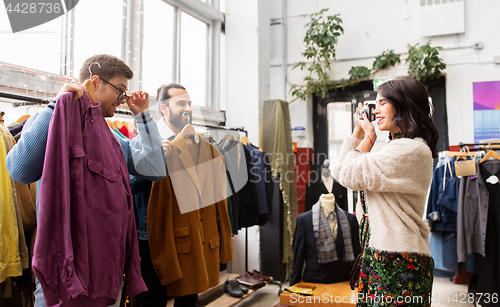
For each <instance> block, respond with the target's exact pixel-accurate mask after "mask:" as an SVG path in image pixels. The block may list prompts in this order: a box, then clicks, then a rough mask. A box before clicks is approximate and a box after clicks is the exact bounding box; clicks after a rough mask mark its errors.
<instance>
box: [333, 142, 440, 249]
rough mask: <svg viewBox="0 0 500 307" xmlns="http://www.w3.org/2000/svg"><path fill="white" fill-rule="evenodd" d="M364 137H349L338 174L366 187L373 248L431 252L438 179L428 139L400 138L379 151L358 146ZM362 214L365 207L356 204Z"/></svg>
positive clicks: (355, 187)
mask: <svg viewBox="0 0 500 307" xmlns="http://www.w3.org/2000/svg"><path fill="white" fill-rule="evenodd" d="M360 142H361V140H359V139H355V138H351V137H348V138H346V139H345V140H344V144H343V146H342V149H341V150H340V153H339V156H338V158H337V160H336V161H335V164H334V166H333V172H332V175H333V177H334V178H335V179H337V180H338V181H339V182H340V184H342V185H343V186H345V187H347V188H349V189H352V190H355V191H361V190H365V191H366V200H367V206H368V221H369V225H370V242H369V246H370V247H371V248H374V249H377V250H381V251H389V252H399V253H402V252H406V253H419V254H425V255H429V256H430V249H429V228H428V226H427V224H426V223H425V222H424V220H423V215H424V210H425V201H426V197H427V192H428V190H429V186H430V183H431V179H432V154H431V151H430V149H429V147H428V146H427V144H426V143H425V141H424V140H422V139H420V138H415V139H407V138H402V139H396V140H392V141H391V142H390V143H389V144H387V145H385V146H383V147H382V148H381V149H380V150H378V151H376V152H369V153H360V152H358V151H355V150H354V149H356V147H357V146H358V145H359V143H360ZM356 212H357V215H358V218H359V217H360V214H361V213H362V212H361V209H360V208H359V210H356Z"/></svg>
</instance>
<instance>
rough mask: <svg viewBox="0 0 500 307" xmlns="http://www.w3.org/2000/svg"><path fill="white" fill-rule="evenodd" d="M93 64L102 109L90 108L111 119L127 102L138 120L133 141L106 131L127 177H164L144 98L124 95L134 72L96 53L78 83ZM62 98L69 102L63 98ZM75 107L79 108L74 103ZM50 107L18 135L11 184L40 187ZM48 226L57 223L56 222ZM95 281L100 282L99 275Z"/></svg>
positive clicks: (39, 302) (78, 91) (10, 160)
mask: <svg viewBox="0 0 500 307" xmlns="http://www.w3.org/2000/svg"><path fill="white" fill-rule="evenodd" d="M94 62H98V63H99V64H100V66H101V67H99V66H98V65H92V66H91V68H90V69H91V71H92V73H93V75H92V78H91V79H90V81H91V82H92V86H94V90H95V99H96V100H97V101H98V102H99V103H100V106H99V107H98V108H93V109H92V110H93V111H94V110H95V111H99V112H102V114H101V116H104V117H111V116H113V115H114V110H116V108H117V107H118V106H119V105H120V104H122V103H127V105H128V106H129V109H130V110H131V111H132V113H133V114H134V118H135V119H136V121H137V128H138V131H139V136H138V137H136V138H135V139H134V140H132V141H127V140H124V139H122V138H121V137H119V136H118V135H116V133H114V132H110V131H107V132H110V133H112V134H110V135H112V136H114V138H115V140H116V141H117V142H118V143H117V144H116V146H118V144H119V146H120V147H121V150H122V151H123V155H124V160H122V161H123V164H125V165H124V167H125V168H126V169H127V170H128V172H129V173H130V174H134V175H136V176H139V177H142V178H145V179H148V180H159V179H161V178H163V177H164V176H165V162H164V153H163V149H162V146H161V137H160V135H159V133H158V128H157V126H156V124H155V122H154V121H153V119H152V118H151V115H150V114H149V111H148V110H147V108H148V107H149V97H148V94H147V93H145V92H142V91H137V92H134V93H132V94H130V96H128V95H127V94H126V93H125V92H126V91H127V88H128V80H129V79H131V78H132V77H133V72H132V71H131V70H130V68H129V67H128V66H127V65H126V64H125V63H123V61H121V60H120V59H118V58H116V57H113V56H110V55H97V56H94V57H91V58H89V59H88V60H87V61H86V62H85V63H84V65H83V66H82V69H81V71H80V76H79V79H80V81H81V82H83V81H84V80H86V79H88V78H89V76H90V72H89V66H90V64H91V63H94ZM67 91H73V92H75V96H74V98H75V99H78V98H80V97H81V96H82V95H83V91H84V88H83V86H81V85H80V84H66V85H65V86H64V87H63V89H62V90H61V92H60V93H63V92H67ZM65 99H66V100H67V99H68V97H67V95H66V97H65ZM74 103H75V104H77V103H78V102H74ZM68 105H69V104H68ZM54 107H55V104H54V103H51V104H50V105H49V107H48V108H46V109H45V110H43V111H41V112H40V113H38V114H36V115H34V116H32V117H31V118H30V120H29V121H28V122H27V123H26V127H25V128H24V130H23V132H22V137H21V139H20V140H19V142H18V144H17V145H16V146H14V148H13V149H12V150H11V152H10V153H9V155H8V157H7V160H6V165H7V169H8V170H9V173H10V174H11V176H12V178H13V179H14V180H16V181H19V182H25V183H28V182H33V181H37V180H38V185H37V187H38V188H39V187H40V186H41V177H42V169H43V164H44V158H45V149H46V144H47V135H48V127H49V122H50V119H51V116H52V114H53V113H54V111H53V109H54ZM112 141H113V139H111V141H110V143H112ZM117 159H118V157H117ZM94 166H95V165H94ZM89 168H90V164H89ZM127 185H128V183H127ZM128 189H129V188H128ZM39 195H40V193H38V194H37V197H38V196H39ZM37 204H38V199H37ZM52 222H53V223H56V222H57V221H52ZM48 248H49V247H48ZM134 253H137V251H134ZM129 256H130V255H129ZM135 256H138V255H135ZM93 278H97V279H98V278H99V276H95V277H93ZM40 290H41V289H40V287H39V284H37V291H36V292H35V294H36V297H37V299H36V302H35V304H36V306H37V307H38V306H45V301H44V299H43V297H42V296H41V295H40V294H41V291H40ZM118 300H119V297H118ZM54 304H55V303H54V301H51V302H47V305H54Z"/></svg>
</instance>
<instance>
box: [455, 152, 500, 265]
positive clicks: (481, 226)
mask: <svg viewBox="0 0 500 307" xmlns="http://www.w3.org/2000/svg"><path fill="white" fill-rule="evenodd" d="M499 163H500V162H499V161H498V160H488V161H485V162H483V163H482V164H479V160H477V161H476V170H477V175H476V176H471V177H462V181H461V183H460V195H461V197H460V198H459V201H458V226H457V228H458V229H457V254H458V262H465V261H466V256H467V255H468V254H472V253H477V254H480V255H482V256H483V257H486V225H487V223H488V207H489V201H490V193H489V192H488V189H487V188H486V183H485V178H488V177H487V176H488V175H486V174H483V173H484V171H486V172H488V173H489V174H494V173H495V171H496V170H498V167H499V166H498V165H499ZM483 176H485V178H483Z"/></svg>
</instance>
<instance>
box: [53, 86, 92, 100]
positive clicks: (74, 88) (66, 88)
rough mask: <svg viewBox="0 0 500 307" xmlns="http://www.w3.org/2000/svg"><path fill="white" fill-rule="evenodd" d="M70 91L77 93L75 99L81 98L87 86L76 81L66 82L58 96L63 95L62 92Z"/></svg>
mask: <svg viewBox="0 0 500 307" xmlns="http://www.w3.org/2000/svg"><path fill="white" fill-rule="evenodd" d="M68 92H74V93H75V100H76V99H79V98H81V97H82V96H83V93H85V86H83V85H81V84H80V83H78V82H75V83H64V85H63V87H62V89H61V90H60V91H59V93H57V97H59V96H61V95H62V94H65V93H68Z"/></svg>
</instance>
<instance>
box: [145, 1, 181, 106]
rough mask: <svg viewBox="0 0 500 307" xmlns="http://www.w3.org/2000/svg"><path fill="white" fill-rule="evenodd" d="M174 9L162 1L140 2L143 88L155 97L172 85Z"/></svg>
mask: <svg viewBox="0 0 500 307" xmlns="http://www.w3.org/2000/svg"><path fill="white" fill-rule="evenodd" d="M174 14H175V10H174V8H173V7H172V6H171V5H169V4H167V3H165V2H163V1H152V0H150V1H147V2H145V3H144V46H143V54H142V64H143V70H142V71H143V74H142V81H143V84H142V85H143V89H144V90H145V91H146V92H148V93H149V94H150V96H152V97H155V96H156V91H157V90H158V88H159V87H160V85H162V84H165V85H166V84H169V83H171V82H172V63H173V58H172V57H173V49H172V44H173V39H174Z"/></svg>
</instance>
